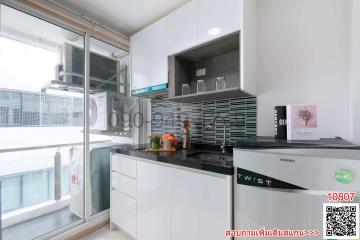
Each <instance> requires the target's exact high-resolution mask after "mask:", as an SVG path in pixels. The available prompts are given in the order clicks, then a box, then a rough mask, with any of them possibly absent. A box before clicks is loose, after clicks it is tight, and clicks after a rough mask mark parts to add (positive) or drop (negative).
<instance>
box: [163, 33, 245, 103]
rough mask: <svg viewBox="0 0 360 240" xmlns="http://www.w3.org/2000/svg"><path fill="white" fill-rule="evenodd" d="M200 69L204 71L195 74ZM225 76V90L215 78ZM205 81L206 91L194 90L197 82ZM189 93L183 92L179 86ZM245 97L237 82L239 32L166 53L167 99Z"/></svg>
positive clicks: (238, 70)
mask: <svg viewBox="0 0 360 240" xmlns="http://www.w3.org/2000/svg"><path fill="white" fill-rule="evenodd" d="M199 69H205V72H206V73H205V74H203V75H201V76H197V75H196V72H197V70H199ZM217 77H224V78H225V81H226V89H222V90H216V78H217ZM200 79H201V80H204V82H205V85H206V90H207V91H206V92H201V93H197V81H198V80H200ZM183 84H188V85H189V86H190V94H188V95H182V85H183ZM241 96H248V94H247V93H245V92H243V91H241V84H240V32H235V33H232V34H230V35H227V36H224V37H222V38H219V39H216V40H214V41H212V42H209V43H205V44H203V45H200V46H197V47H195V48H192V49H189V50H187V51H184V52H181V53H178V54H175V55H172V56H169V98H168V99H169V100H171V101H175V102H184V103H190V102H197V101H206V100H218V99H228V98H236V97H241Z"/></svg>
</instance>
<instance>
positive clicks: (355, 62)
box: [350, 0, 360, 144]
mask: <svg viewBox="0 0 360 240" xmlns="http://www.w3.org/2000/svg"><path fill="white" fill-rule="evenodd" d="M352 10H353V14H352V18H353V21H352V69H351V70H352V71H351V73H352V75H351V80H352V82H351V90H352V95H351V97H352V99H351V100H352V102H351V111H352V114H353V115H352V119H353V122H352V128H351V129H350V134H351V136H352V139H353V141H354V142H356V143H357V144H360V1H359V0H353V6H352Z"/></svg>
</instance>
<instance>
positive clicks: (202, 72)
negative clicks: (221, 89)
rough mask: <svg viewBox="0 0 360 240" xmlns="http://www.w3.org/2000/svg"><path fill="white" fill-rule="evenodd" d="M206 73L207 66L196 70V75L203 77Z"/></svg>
mask: <svg viewBox="0 0 360 240" xmlns="http://www.w3.org/2000/svg"><path fill="white" fill-rule="evenodd" d="M205 75H206V68H200V69H197V70H196V76H197V77H202V76H205Z"/></svg>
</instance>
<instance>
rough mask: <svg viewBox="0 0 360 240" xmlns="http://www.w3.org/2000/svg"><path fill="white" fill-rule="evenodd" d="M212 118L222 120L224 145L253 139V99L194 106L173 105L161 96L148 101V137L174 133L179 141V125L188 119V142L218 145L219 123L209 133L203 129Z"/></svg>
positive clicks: (221, 135) (254, 129) (220, 134)
mask: <svg viewBox="0 0 360 240" xmlns="http://www.w3.org/2000/svg"><path fill="white" fill-rule="evenodd" d="M215 116H221V117H222V118H224V119H225V126H226V141H227V143H228V144H235V143H236V140H237V139H239V138H241V137H250V136H256V97H242V98H236V99H226V100H218V101H205V102H197V103H174V102H171V101H167V100H166V97H164V96H161V97H160V96H159V97H156V98H155V99H152V100H151V132H152V133H161V134H163V133H174V134H175V136H176V137H177V138H179V139H181V138H182V125H183V123H182V122H183V121H184V120H185V119H189V120H190V124H191V141H192V142H194V143H208V144H220V143H221V141H222V139H223V131H224V130H223V126H224V125H223V123H222V121H221V119H218V120H217V121H216V123H215V127H214V128H213V129H209V130H208V129H207V128H206V126H207V125H208V124H209V123H210V122H211V121H212V120H213V119H214V117H215Z"/></svg>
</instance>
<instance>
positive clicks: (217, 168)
mask: <svg viewBox="0 0 360 240" xmlns="http://www.w3.org/2000/svg"><path fill="white" fill-rule="evenodd" d="M146 147H148V145H125V146H118V147H114V148H112V152H113V153H118V154H124V155H129V156H134V157H138V158H143V159H147V160H152V161H156V162H162V163H168V164H173V165H178V166H183V167H188V168H194V169H199V170H204V171H209V172H215V173H220V174H224V175H233V173H234V169H233V161H232V147H228V148H227V153H226V154H225V156H226V158H219V159H216V160H215V159H210V158H209V159H204V158H203V159H201V160H199V159H196V158H194V157H193V156H191V155H192V154H195V153H200V152H202V153H203V152H206V153H212V154H214V155H216V154H221V151H220V147H219V146H215V145H205V144H197V145H193V146H192V148H191V149H181V148H179V149H178V150H177V151H176V152H145V148H146ZM229 159H230V160H229Z"/></svg>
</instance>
